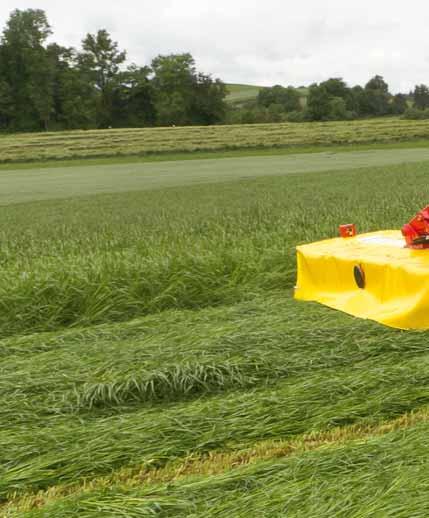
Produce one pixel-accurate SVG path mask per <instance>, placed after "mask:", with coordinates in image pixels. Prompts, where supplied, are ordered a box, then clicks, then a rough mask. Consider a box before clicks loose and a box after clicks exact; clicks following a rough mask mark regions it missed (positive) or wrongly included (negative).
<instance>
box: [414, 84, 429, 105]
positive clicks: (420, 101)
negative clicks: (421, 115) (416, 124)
mask: <svg viewBox="0 0 429 518" xmlns="http://www.w3.org/2000/svg"><path fill="white" fill-rule="evenodd" d="M412 95H413V99H414V107H415V108H418V109H419V110H425V109H426V108H429V87H427V86H426V85H417V86H416V87H415V88H414V92H413V94H412Z"/></svg>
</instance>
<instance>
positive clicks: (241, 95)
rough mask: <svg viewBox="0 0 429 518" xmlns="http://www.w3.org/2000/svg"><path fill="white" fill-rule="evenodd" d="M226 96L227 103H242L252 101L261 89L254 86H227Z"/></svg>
mask: <svg viewBox="0 0 429 518" xmlns="http://www.w3.org/2000/svg"><path fill="white" fill-rule="evenodd" d="M226 88H227V91H228V95H227V97H226V100H227V102H229V103H234V104H235V103H242V102H245V101H252V100H254V99H256V98H257V97H258V93H259V91H260V90H261V88H262V87H260V86H255V85H240V84H233V83H231V84H227V85H226Z"/></svg>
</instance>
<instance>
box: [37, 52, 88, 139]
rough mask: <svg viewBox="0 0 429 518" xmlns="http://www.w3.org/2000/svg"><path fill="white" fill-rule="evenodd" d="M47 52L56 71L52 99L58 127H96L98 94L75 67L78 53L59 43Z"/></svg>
mask: <svg viewBox="0 0 429 518" xmlns="http://www.w3.org/2000/svg"><path fill="white" fill-rule="evenodd" d="M47 51H48V55H49V59H50V62H51V66H52V68H53V70H54V82H53V98H54V114H55V122H56V125H57V127H59V128H67V129H76V128H94V127H96V115H97V114H96V91H95V90H94V87H93V85H92V84H91V83H90V82H88V81H87V80H86V79H87V78H86V77H85V76H83V75H82V74H81V72H80V70H79V69H78V68H77V67H76V61H77V53H76V51H75V50H74V49H73V48H66V47H61V46H60V45H57V44H56V43H53V44H51V45H49V46H48V48H47Z"/></svg>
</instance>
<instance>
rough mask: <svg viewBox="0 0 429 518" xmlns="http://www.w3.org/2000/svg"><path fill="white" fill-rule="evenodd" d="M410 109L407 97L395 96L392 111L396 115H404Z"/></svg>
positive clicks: (402, 95)
mask: <svg viewBox="0 0 429 518" xmlns="http://www.w3.org/2000/svg"><path fill="white" fill-rule="evenodd" d="M407 108H408V102H407V96H406V95H404V94H396V95H394V96H393V99H392V104H391V111H392V113H393V114H394V115H402V114H403V113H405V111H406V110H407Z"/></svg>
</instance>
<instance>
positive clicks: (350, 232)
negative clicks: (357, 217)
mask: <svg viewBox="0 0 429 518" xmlns="http://www.w3.org/2000/svg"><path fill="white" fill-rule="evenodd" d="M356 234H357V232H356V225H353V224H351V225H340V236H341V237H354V236H355V235H356Z"/></svg>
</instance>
